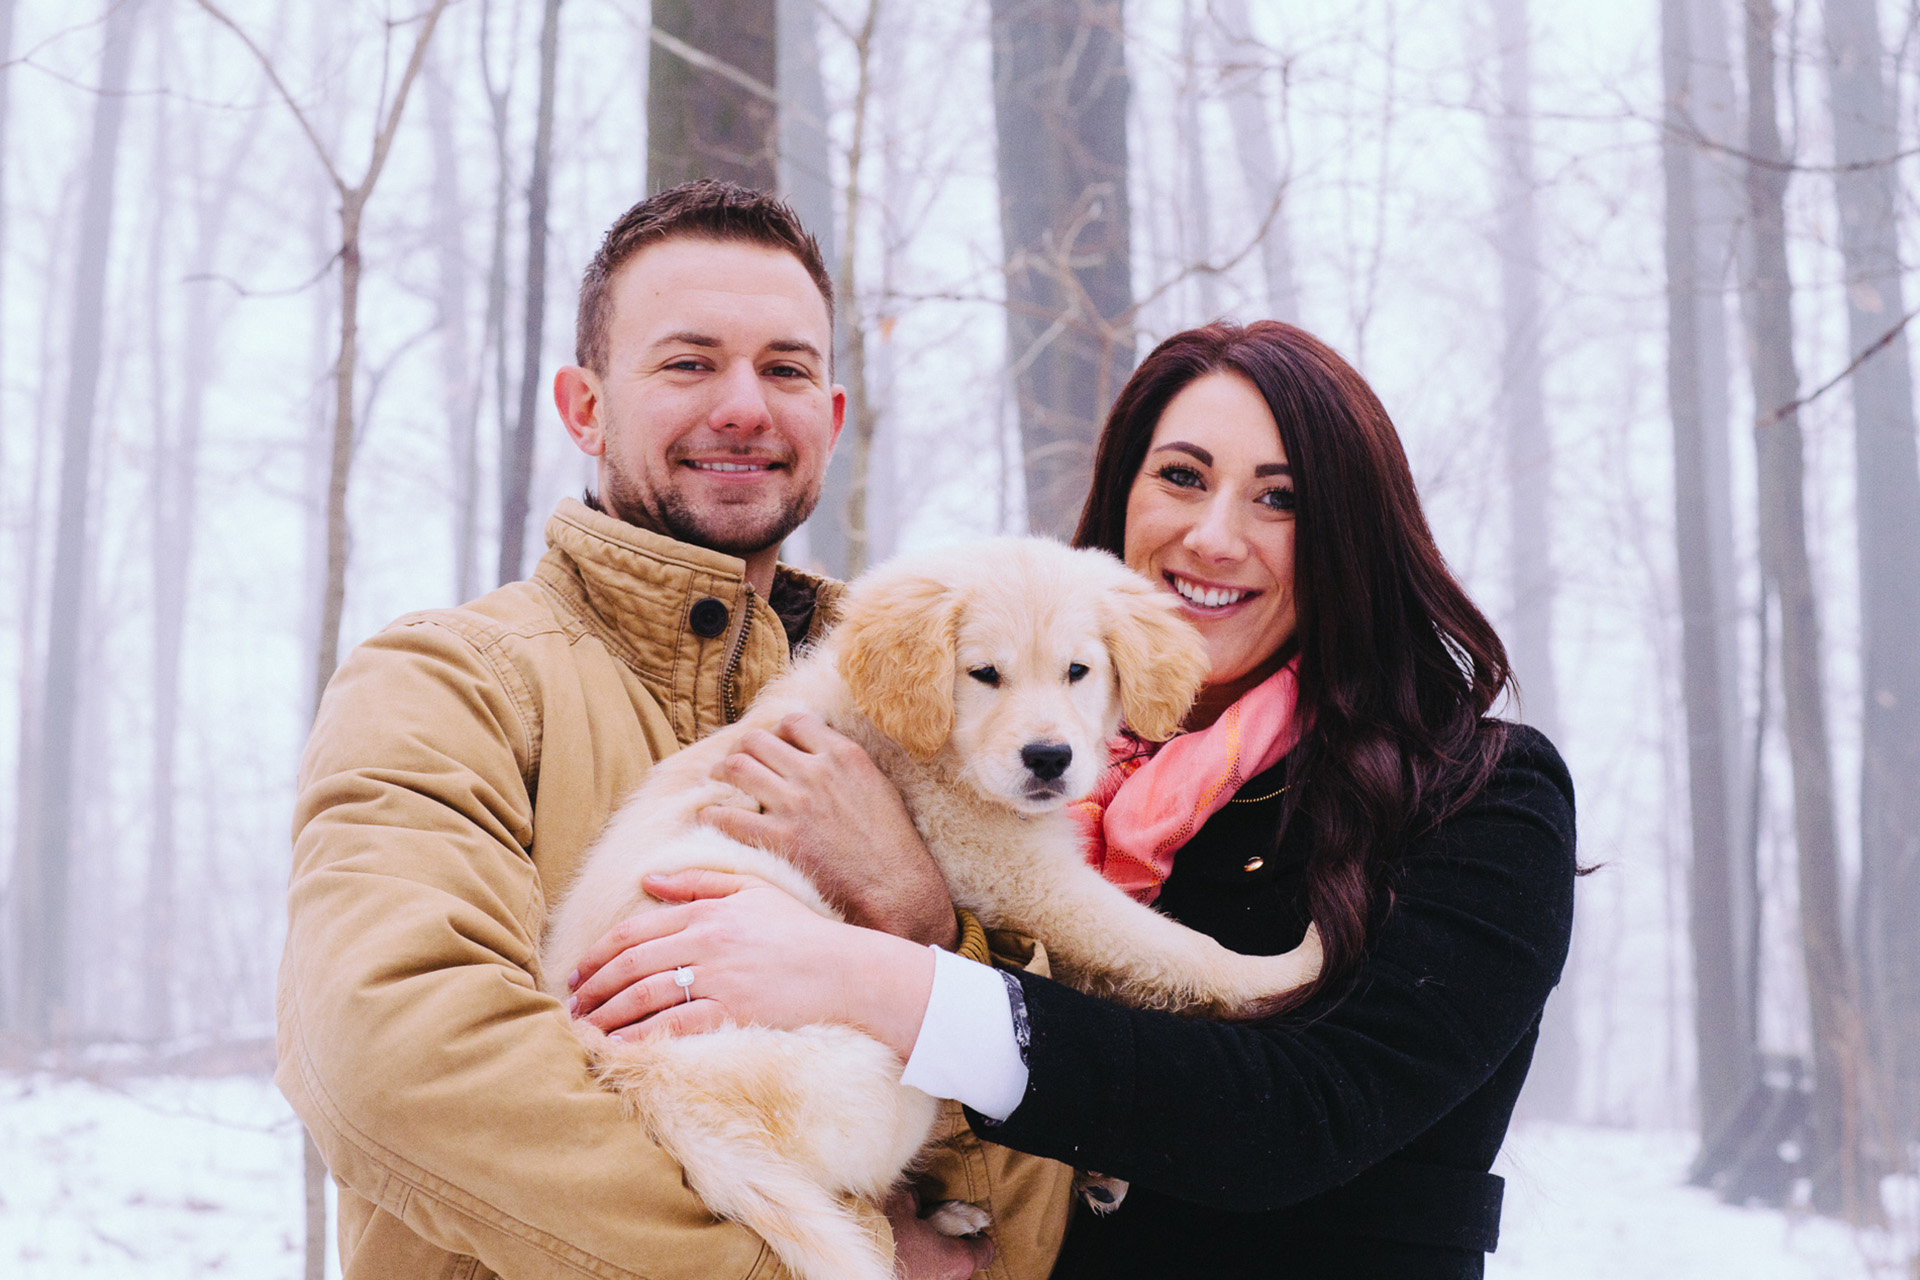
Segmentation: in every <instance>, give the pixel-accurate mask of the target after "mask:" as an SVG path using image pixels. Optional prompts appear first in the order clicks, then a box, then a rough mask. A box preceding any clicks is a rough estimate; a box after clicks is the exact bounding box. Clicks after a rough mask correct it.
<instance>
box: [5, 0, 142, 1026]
mask: <svg viewBox="0 0 1920 1280" xmlns="http://www.w3.org/2000/svg"><path fill="white" fill-rule="evenodd" d="M139 14H140V2H139V0H121V2H120V3H116V4H112V5H109V6H108V9H107V16H106V43H105V49H104V52H103V54H102V56H101V72H100V90H99V93H98V94H97V95H96V96H95V98H94V106H93V135H92V142H91V146H90V149H89V151H88V159H87V188H86V197H85V199H84V201H83V202H82V205H81V212H80V228H81V229H80V239H79V243H78V244H77V245H76V246H75V260H74V277H73V294H72V298H73V324H72V330H71V338H70V341H69V344H68V348H67V352H68V370H67V398H66V407H65V411H64V412H63V414H62V416H61V452H60V514H59V520H58V524H57V525H56V528H55V534H54V556H53V578H52V582H51V591H52V596H51V600H50V604H49V608H48V620H47V648H46V668H45V676H44V679H43V681H42V686H41V687H42V690H43V692H42V694H41V697H40V732H39V742H38V748H39V751H38V754H39V757H40V758H39V763H38V767H37V769H36V771H35V772H36V774H37V777H36V779H35V781H36V784H37V785H36V791H37V795H36V798H35V802H34V806H33V817H34V825H33V833H32V838H31V840H30V842H29V843H28V844H27V845H26V846H25V847H23V848H22V849H21V851H20V862H21V865H22V866H23V867H24V866H26V865H27V864H28V863H31V864H33V867H34V871H33V873H32V877H33V878H32V879H31V880H30V881H29V882H28V883H27V884H26V885H23V886H22V887H23V888H24V889H27V890H28V891H30V892H32V893H34V894H36V895H37V896H36V898H35V899H34V900H33V901H25V900H23V901H22V902H21V904H20V905H21V916H20V918H21V919H22V921H23V922H25V923H27V925H28V927H26V928H24V929H23V930H22V932H21V936H20V938H19V941H20V943H21V945H22V954H21V956H20V960H19V964H20V973H21V979H22V980H21V992H22V1001H21V1003H22V1015H23V1023H24V1026H25V1029H26V1031H27V1032H28V1034H29V1035H30V1036H33V1037H36V1038H39V1039H42V1040H46V1039H49V1038H52V1037H54V1036H57V1035H59V1034H62V1033H63V1032H64V1031H65V1030H66V1026H65V1023H66V1019H67V1015H68V1000H69V991H68V984H67V977H68V974H69V972H70V965H69V963H68V955H67V923H68V921H67V910H68V908H67V886H68V883H69V877H70V876H71V873H72V866H71V858H72V855H73V768H74V731H75V723H76V718H77V716H76V713H77V710H78V707H77V703H78V699H79V695H80V650H81V635H80V628H81V617H82V613H83V608H82V604H83V600H84V598H85V595H86V590H87V580H88V577H89V574H88V566H87V563H86V558H87V557H86V552H87V521H88V507H89V505H90V504H89V497H90V495H89V492H88V481H89V479H90V475H91V462H92V456H93V418H94V405H95V397H96V392H97V390H98V387H99V382H100V364H101V353H102V339H103V330H104V316H105V312H104V308H105V302H106V287H107V263H108V261H109V259H110V258H111V256H112V248H113V244H112V242H113V201H114V180H115V175H116V170H117V169H118V164H117V161H118V159H119V154H120V126H121V121H122V120H123V119H124V117H125V114H126V86H127V76H128V71H129V68H130V66H131V63H132V55H133V41H134V34H135V28H136V25H137V22H138V19H139Z"/></svg>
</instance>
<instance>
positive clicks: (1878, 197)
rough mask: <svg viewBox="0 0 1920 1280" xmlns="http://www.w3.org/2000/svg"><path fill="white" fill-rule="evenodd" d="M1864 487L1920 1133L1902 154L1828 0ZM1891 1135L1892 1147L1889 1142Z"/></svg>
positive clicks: (1864, 839)
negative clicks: (1899, 161)
mask: <svg viewBox="0 0 1920 1280" xmlns="http://www.w3.org/2000/svg"><path fill="white" fill-rule="evenodd" d="M1825 9H1826V36H1827V58H1826V63H1827V77H1828V82H1829V84H1830V85H1831V87H1832V95H1833V145H1834V160H1835V167H1836V172H1835V174H1834V180H1833V186H1834V196H1835V199H1836V200H1837V202H1838V204H1839V211H1840V250H1841V253H1842V254H1843V256H1844V257H1845V260H1846V272H1847V289H1846V295H1847V334H1848V342H1849V346H1850V348H1851V350H1852V352H1853V355H1854V357H1855V358H1856V359H1857V360H1858V361H1859V367H1858V368H1857V369H1855V370H1854V373H1853V379H1852V392H1853V434H1854V476H1855V481H1856V486H1857V493H1858V500H1859V507H1858V511H1859V519H1858V523H1857V529H1858V535H1859V540H1858V546H1859V556H1860V632H1861V649H1862V652H1861V666H1862V675H1863V679H1864V685H1865V689H1864V694H1865V696H1864V698H1863V703H1864V707H1863V713H1864V720H1863V725H1862V734H1863V740H1862V743H1861V748H1862V750H1861V776H1860V860H1861V870H1860V891H1859V904H1860V911H1859V928H1858V937H1859V951H1860V956H1861V961H1862V974H1861V976H1862V979H1863V983H1864V989H1865V994H1866V996H1867V999H1868V1001H1869V1004H1868V1008H1869V1009H1870V1011H1871V1013H1872V1014H1873V1017H1872V1027H1873V1031H1874V1033H1875V1039H1876V1042H1877V1047H1878V1049H1879V1053H1878V1054H1877V1055H1876V1056H1877V1058H1878V1059H1879V1060H1880V1061H1881V1062H1883V1063H1884V1065H1885V1069H1886V1081H1887V1083H1888V1084H1890V1085H1891V1087H1892V1088H1891V1093H1892V1098H1891V1101H1892V1103H1893V1105H1894V1108H1895V1115H1894V1119H1895V1122H1896V1124H1897V1126H1898V1137H1899V1139H1903V1140H1912V1139H1914V1138H1916V1137H1920V786H1917V785H1916V779H1920V446H1917V445H1916V440H1915V430H1914V409H1913V374H1912V369H1911V364H1910V358H1909V354H1908V349H1907V339H1906V335H1905V334H1904V333H1902V332H1898V330H1899V329H1900V328H1902V327H1903V326H1904V325H1905V324H1906V323H1907V321H1906V319H1905V318H1903V317H1905V316H1906V314H1907V305H1906V293H1905V288H1904V285H1903V282H1902V277H1901V272H1902V265H1903V264H1902V263H1901V260H1900V224H1899V212H1900V198H1901V196H1900V191H1899V175H1898V173H1897V172H1896V170H1895V167H1894V165H1895V158H1896V157H1897V156H1899V155H1900V154H1901V141H1900V128H1899V122H1898V115H1897V113H1896V111H1895V103H1894V92H1893V86H1892V85H1890V84H1889V83H1888V80H1887V77H1886V75H1885V74H1884V71H1883V67H1884V64H1885V62H1886V58H1887V55H1886V50H1885V47H1884V46H1883V45H1882V43H1881V40H1880V22H1879V15H1878V12H1877V10H1876V9H1875V7H1874V5H1873V3H1872V0H1827V3H1826V6H1825ZM1889 1145H1890V1146H1892V1145H1893V1144H1889Z"/></svg>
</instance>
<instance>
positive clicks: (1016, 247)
mask: <svg viewBox="0 0 1920 1280" xmlns="http://www.w3.org/2000/svg"><path fill="white" fill-rule="evenodd" d="M989 8H990V12H991V14H992V35H993V102H994V130H995V135H996V137H997V139H998V142H999V161H998V168H999V174H1000V233H1001V244H1002V251H1003V253H1004V255H1005V271H1006V298H1007V365H1008V377H1009V378H1010V379H1011V381H1012V384H1013V387H1014V393H1015V397H1016V400H1017V403H1018V409H1019V416H1020V438H1021V446H1022V450H1023V453H1024V459H1023V469H1024V471H1025V473H1026V486H1027V514H1028V523H1029V524H1030V525H1031V526H1032V527H1033V529H1034V530H1035V531H1036V532H1043V533H1052V534H1065V533H1068V532H1070V531H1071V530H1072V528H1073V522H1074V519H1075V517H1076V515H1077V514H1078V512H1079V510H1080V504H1081V500H1082V499H1083V497H1084V496H1085V493H1086V487H1087V481H1088V477H1089V475H1090V474H1091V471H1092V459H1093V443H1094V439H1095V437H1096V436H1097V435H1098V433H1099V424H1100V421H1101V419H1102V418H1103V417H1104V416H1105V413H1106V410H1107V407H1108V405H1109V404H1111V403H1112V401H1113V398H1114V396H1115V395H1117V394H1118V393H1119V390H1120V387H1121V385H1122V384H1123V383H1124V382H1125V381H1126V378H1127V375H1128V374H1129V373H1131V372H1132V370H1133V340H1134V334H1133V305H1134V303H1133V283H1132V276H1131V267H1132V263H1131V221H1132V215H1131V212H1130V209H1131V206H1130V203H1129V199H1128V192H1127V94H1128V82H1127V66H1126V30H1125V23H1124V19H1123V7H1122V3H1121V0H991V4H990V6H989Z"/></svg>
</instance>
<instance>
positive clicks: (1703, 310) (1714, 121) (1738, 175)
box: [1687, 0, 1766, 1052]
mask: <svg viewBox="0 0 1920 1280" xmlns="http://www.w3.org/2000/svg"><path fill="white" fill-rule="evenodd" d="M1687 8H1688V11H1689V18H1690V22H1689V32H1690V36H1691V41H1692V43H1691V46H1690V50H1691V57H1690V63H1691V74H1690V77H1689V81H1688V103H1689V113H1690V116H1691V120H1692V127H1693V129H1694V130H1696V131H1697V132H1698V133H1699V134H1700V135H1701V136H1702V137H1704V138H1705V139H1706V140H1707V145H1706V146H1704V147H1701V148H1698V149H1695V150H1694V152H1693V156H1692V170H1691V172H1692V175H1693V179H1694V197H1695V199H1694V215H1695V226H1696V227H1697V228H1698V235H1697V236H1696V237H1695V248H1694V280H1695V283H1696V285H1697V286H1698V287H1697V288H1696V290H1695V293H1694V334H1695V339H1696V342H1695V365H1696V367H1697V368H1698V370H1699V376H1698V377H1697V379H1696V380H1695V385H1696V387H1697V389H1698V393H1699V397H1700V422H1701V446H1702V447H1701V456H1702V458H1703V459H1704V461H1705V465H1706V477H1705V479H1706V488H1705V504H1706V509H1707V546H1708V561H1709V564H1710V566H1711V569H1712V584H1713V634H1714V647H1715V651H1716V653H1717V655H1718V656H1717V659H1716V663H1715V665H1716V668H1717V669H1718V671H1719V675H1720V698H1719V702H1720V741H1721V744H1722V765H1723V772H1724V775H1725V777H1726V784H1725V793H1726V803H1727V810H1726V828H1727V841H1728V849H1729V854H1730V857H1731V859H1732V862H1731V864H1730V867H1731V869H1730V872H1729V888H1730V891H1731V893H1732V905H1731V909H1730V914H1731V917H1732V921H1733V935H1734V955H1735V964H1734V985H1735V996H1736V1007H1735V1012H1736V1014H1737V1016H1738V1018H1739V1027H1740V1031H1739V1038H1740V1042H1741V1043H1742V1044H1745V1045H1748V1046H1749V1047H1750V1050H1751V1051H1755V1052H1757V1046H1758V1045H1759V1042H1760V1038H1759V1030H1758V1028H1759V985H1760V960H1759V954H1760V906H1761V904H1760V863H1759V839H1758V837H1759V828H1760V823H1759V817H1758V813H1757V810H1756V806H1757V805H1758V803H1759V801H1760V799H1761V797H1760V795H1759V790H1758V784H1757V782H1756V781H1755V778H1754V770H1755V769H1756V768H1757V767H1758V766H1757V764H1756V763H1754V762H1756V761H1757V760H1758V759H1759V754H1758V753H1759V750H1760V746H1761V718H1760V717H1761V703H1762V701H1763V700H1764V698H1765V690H1766V684H1765V679H1766V672H1765V670H1764V667H1765V664H1764V663H1762V664H1760V668H1761V669H1760V670H1759V680H1758V683H1759V689H1760V693H1759V696H1758V697H1756V698H1755V699H1754V703H1755V712H1754V728H1753V729H1752V731H1751V732H1749V731H1748V729H1747V725H1746V714H1745V712H1744V710H1743V705H1744V702H1745V697H1744V695H1743V693H1742V690H1743V688H1745V685H1744V683H1743V681H1742V680H1741V676H1740V671H1741V664H1740V628H1741V627H1742V625H1743V624H1744V623H1745V620H1746V618H1747V617H1748V616H1749V615H1750V613H1751V612H1752V608H1753V607H1752V606H1751V605H1748V604H1743V603H1742V602H1741V599H1740V589H1739V572H1738V570H1737V569H1736V567H1735V563H1734V533H1733V457H1732V450H1733V406H1732V402H1731V388H1732V381H1733V378H1732V363H1731V359H1730V355H1729V337H1730V335H1729V332H1728V327H1729V326H1728V323H1727V291H1728V289H1729V287H1730V284H1731V281H1732V273H1733V272H1734V271H1735V269H1736V267H1737V265H1738V264H1739V263H1741V262H1743V261H1746V260H1748V259H1750V258H1751V256H1752V242H1751V237H1749V236H1748V235H1747V234H1746V223H1747V197H1746V187H1745V180H1744V174H1743V169H1742V164H1741V162H1740V160H1739V159H1738V157H1739V156H1740V155H1741V154H1742V153H1743V152H1744V150H1745V145H1746V144H1745V142H1744V140H1743V138H1742V130H1743V121H1742V119H1741V114H1740V103H1739V99H1738V95H1737V94H1736V93H1735V90H1734V85H1733V62H1732V52H1731V43H1732V42H1731V32H1730V30H1729V28H1728V26H1727V13H1726V0H1688V4H1687ZM1759 603H1760V604H1761V605H1762V606H1764V604H1765V600H1764V597H1763V598H1762V599H1761V600H1760V601H1759ZM1761 643H1762V645H1763V646H1764V645H1765V638H1764V637H1762V639H1761ZM1743 737H1744V741H1745V750H1744V751H1743V750H1741V749H1740V747H1741V744H1742V742H1743Z"/></svg>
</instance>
